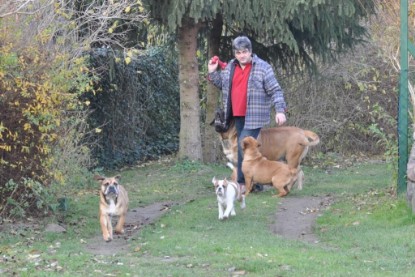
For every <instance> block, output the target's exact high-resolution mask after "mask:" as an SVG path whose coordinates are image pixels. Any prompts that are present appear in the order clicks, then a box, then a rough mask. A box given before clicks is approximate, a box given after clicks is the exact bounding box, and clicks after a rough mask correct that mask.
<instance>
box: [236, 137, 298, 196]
mask: <svg viewBox="0 0 415 277" xmlns="http://www.w3.org/2000/svg"><path fill="white" fill-rule="evenodd" d="M259 147H260V144H259V143H258V141H257V140H256V139H254V138H253V137H246V138H244V139H243V140H242V149H243V151H244V159H243V162H242V172H243V173H244V176H245V185H246V192H245V196H248V194H249V192H250V191H251V189H252V185H253V183H254V182H255V183H261V184H270V183H272V185H273V186H274V187H275V188H276V189H277V190H278V196H279V197H283V196H285V195H287V194H288V193H289V192H290V190H291V187H292V186H293V184H294V182H295V180H296V176H297V170H296V169H295V168H291V167H290V166H289V165H287V164H285V163H283V162H278V161H270V160H268V159H267V158H265V157H264V156H263V155H262V154H261V152H259Z"/></svg>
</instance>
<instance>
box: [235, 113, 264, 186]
mask: <svg viewBox="0 0 415 277" xmlns="http://www.w3.org/2000/svg"><path fill="white" fill-rule="evenodd" d="M234 120H235V127H236V134H237V135H238V166H237V181H238V183H240V184H241V183H245V178H244V174H243V173H242V161H243V155H244V152H243V151H242V147H241V141H242V140H243V138H245V137H249V136H251V137H254V138H255V139H256V138H257V137H258V135H259V131H261V128H258V129H251V130H247V129H244V126H245V117H244V116H236V117H234Z"/></svg>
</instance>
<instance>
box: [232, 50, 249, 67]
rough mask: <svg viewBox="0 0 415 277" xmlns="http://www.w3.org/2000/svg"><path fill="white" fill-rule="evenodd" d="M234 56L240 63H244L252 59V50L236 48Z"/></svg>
mask: <svg viewBox="0 0 415 277" xmlns="http://www.w3.org/2000/svg"><path fill="white" fill-rule="evenodd" d="M235 58H236V59H237V60H238V61H239V63H240V64H241V65H246V64H248V63H250V62H251V60H252V52H250V51H249V50H248V49H242V50H236V51H235Z"/></svg>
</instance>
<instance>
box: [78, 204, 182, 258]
mask: <svg viewBox="0 0 415 277" xmlns="http://www.w3.org/2000/svg"><path fill="white" fill-rule="evenodd" d="M172 205H174V204H173V203H171V202H161V203H154V204H151V205H148V206H145V207H138V208H135V209H130V210H129V211H128V214H127V218H126V220H125V234H124V235H114V240H112V241H111V242H109V243H105V242H104V241H103V239H102V236H101V235H100V236H96V237H93V238H91V239H89V240H88V241H87V244H86V251H88V252H90V253H93V254H97V255H113V254H116V253H123V252H127V251H128V247H129V238H130V237H131V236H132V235H133V234H135V233H137V232H138V231H140V230H141V228H143V226H145V225H148V224H152V223H153V222H154V221H156V220H157V219H158V218H159V217H160V216H162V215H163V214H164V213H165V212H167V211H168V210H169V209H170V207H171V206H172Z"/></svg>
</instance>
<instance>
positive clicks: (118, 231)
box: [114, 229, 125, 235]
mask: <svg viewBox="0 0 415 277" xmlns="http://www.w3.org/2000/svg"><path fill="white" fill-rule="evenodd" d="M114 233H116V234H117V235H123V234H124V233H125V232H124V229H122V230H114Z"/></svg>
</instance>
